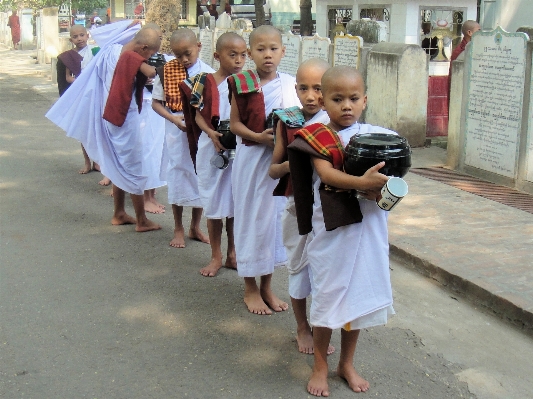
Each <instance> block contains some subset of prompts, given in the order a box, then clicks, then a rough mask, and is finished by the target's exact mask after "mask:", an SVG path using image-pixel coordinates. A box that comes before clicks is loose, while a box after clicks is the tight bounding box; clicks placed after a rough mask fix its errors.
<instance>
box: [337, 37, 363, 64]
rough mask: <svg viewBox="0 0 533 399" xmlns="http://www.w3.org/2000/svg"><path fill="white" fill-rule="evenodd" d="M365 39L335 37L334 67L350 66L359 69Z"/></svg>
mask: <svg viewBox="0 0 533 399" xmlns="http://www.w3.org/2000/svg"><path fill="white" fill-rule="evenodd" d="M362 47H363V38H362V37H360V36H352V35H344V36H339V35H338V36H335V39H333V66H338V65H348V66H351V67H355V68H358V69H359V60H360V54H361V48H362Z"/></svg>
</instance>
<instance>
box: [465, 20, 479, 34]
mask: <svg viewBox="0 0 533 399" xmlns="http://www.w3.org/2000/svg"><path fill="white" fill-rule="evenodd" d="M480 29H481V26H479V24H478V23H477V22H476V21H472V20H471V19H469V20H468V21H465V22H464V23H463V27H462V28H461V32H462V33H463V35H464V36H469V37H471V36H472V34H474V33H475V32H477V31H478V30H480ZM469 31H470V32H471V33H469Z"/></svg>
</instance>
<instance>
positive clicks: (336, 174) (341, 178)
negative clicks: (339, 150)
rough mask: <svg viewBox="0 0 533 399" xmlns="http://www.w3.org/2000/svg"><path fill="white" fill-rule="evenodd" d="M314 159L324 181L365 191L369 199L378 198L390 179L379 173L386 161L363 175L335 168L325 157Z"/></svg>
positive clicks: (331, 184)
mask: <svg viewBox="0 0 533 399" xmlns="http://www.w3.org/2000/svg"><path fill="white" fill-rule="evenodd" d="M312 161H313V166H314V167H315V170H316V173H317V174H318V177H320V180H321V181H322V183H324V184H327V185H329V186H333V187H336V188H340V189H345V190H357V191H363V192H364V193H365V198H367V199H376V197H377V195H378V194H379V192H380V190H381V188H382V187H383V186H384V185H385V184H386V183H387V180H389V178H388V177H387V176H385V175H383V174H381V173H379V170H380V169H381V168H382V167H383V166H385V162H380V163H378V164H377V165H375V166H372V167H371V168H370V169H368V170H367V171H366V172H365V174H364V175H363V176H352V175H349V174H347V173H344V172H343V171H340V170H337V169H335V168H334V167H333V165H332V164H331V162H329V161H326V160H325V159H321V158H317V157H312Z"/></svg>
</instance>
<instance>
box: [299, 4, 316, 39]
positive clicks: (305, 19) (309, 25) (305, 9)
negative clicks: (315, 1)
mask: <svg viewBox="0 0 533 399" xmlns="http://www.w3.org/2000/svg"><path fill="white" fill-rule="evenodd" d="M311 6H312V4H311V0H300V35H301V36H312V35H313V15H312V14H311Z"/></svg>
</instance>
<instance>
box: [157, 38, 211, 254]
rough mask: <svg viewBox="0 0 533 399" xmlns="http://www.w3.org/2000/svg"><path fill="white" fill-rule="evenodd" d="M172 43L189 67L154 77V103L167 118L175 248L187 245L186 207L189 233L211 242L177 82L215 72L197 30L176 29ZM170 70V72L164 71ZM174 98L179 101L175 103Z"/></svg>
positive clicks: (166, 176) (166, 154) (167, 176)
mask: <svg viewBox="0 0 533 399" xmlns="http://www.w3.org/2000/svg"><path fill="white" fill-rule="evenodd" d="M170 47H171V48H172V52H173V53H174V55H175V56H176V59H175V62H177V63H179V64H181V65H182V66H183V67H184V68H185V70H186V76H180V77H179V78H177V76H178V75H177V74H172V73H170V72H169V73H168V74H169V77H164V78H163V80H164V82H163V84H162V82H161V77H160V76H159V75H158V76H157V77H156V78H155V79H154V90H153V92H152V100H153V101H152V107H153V109H154V111H155V112H157V113H158V114H159V115H161V116H162V117H163V118H165V119H166V124H165V134H166V140H165V147H164V150H163V151H164V154H163V161H162V166H161V167H162V168H165V165H167V167H166V173H164V174H163V175H162V177H161V178H162V179H165V180H166V181H167V186H168V202H169V204H172V213H173V216H174V237H173V238H172V240H171V241H170V246H172V247H174V248H184V247H185V230H184V227H183V207H184V206H190V207H192V208H193V209H192V219H191V226H190V229H189V237H190V238H192V239H194V240H198V241H201V242H205V243H209V239H208V237H207V236H205V235H204V234H203V233H202V230H201V229H200V221H201V217H202V202H201V200H200V194H199V192H198V178H197V176H196V172H195V170H194V165H193V162H192V159H191V155H190V151H189V143H188V140H187V134H186V129H187V128H186V126H185V124H184V119H183V112H182V103H181V99H179V93H178V92H177V90H178V89H177V85H178V84H179V82H181V81H183V80H184V79H185V78H186V77H187V75H188V76H190V77H192V76H194V75H196V74H198V73H200V72H208V73H211V72H214V70H213V68H211V67H210V66H209V65H207V64H206V63H204V62H203V61H202V60H200V59H199V58H198V56H199V52H200V48H201V47H202V45H201V43H199V42H198V41H197V39H196V34H195V33H194V32H193V31H192V30H190V29H187V28H184V29H179V30H177V31H175V32H174V33H173V34H172V36H171V38H170ZM172 64H173V62H168V63H167V64H165V67H164V71H170V68H174V69H176V68H175V66H173V65H172ZM163 73H165V74H167V72H163ZM171 87H175V90H176V93H177V94H176V93H171V95H172V96H174V94H176V99H171V98H169V90H170V88H171ZM174 100H175V101H176V102H175V103H174Z"/></svg>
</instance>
